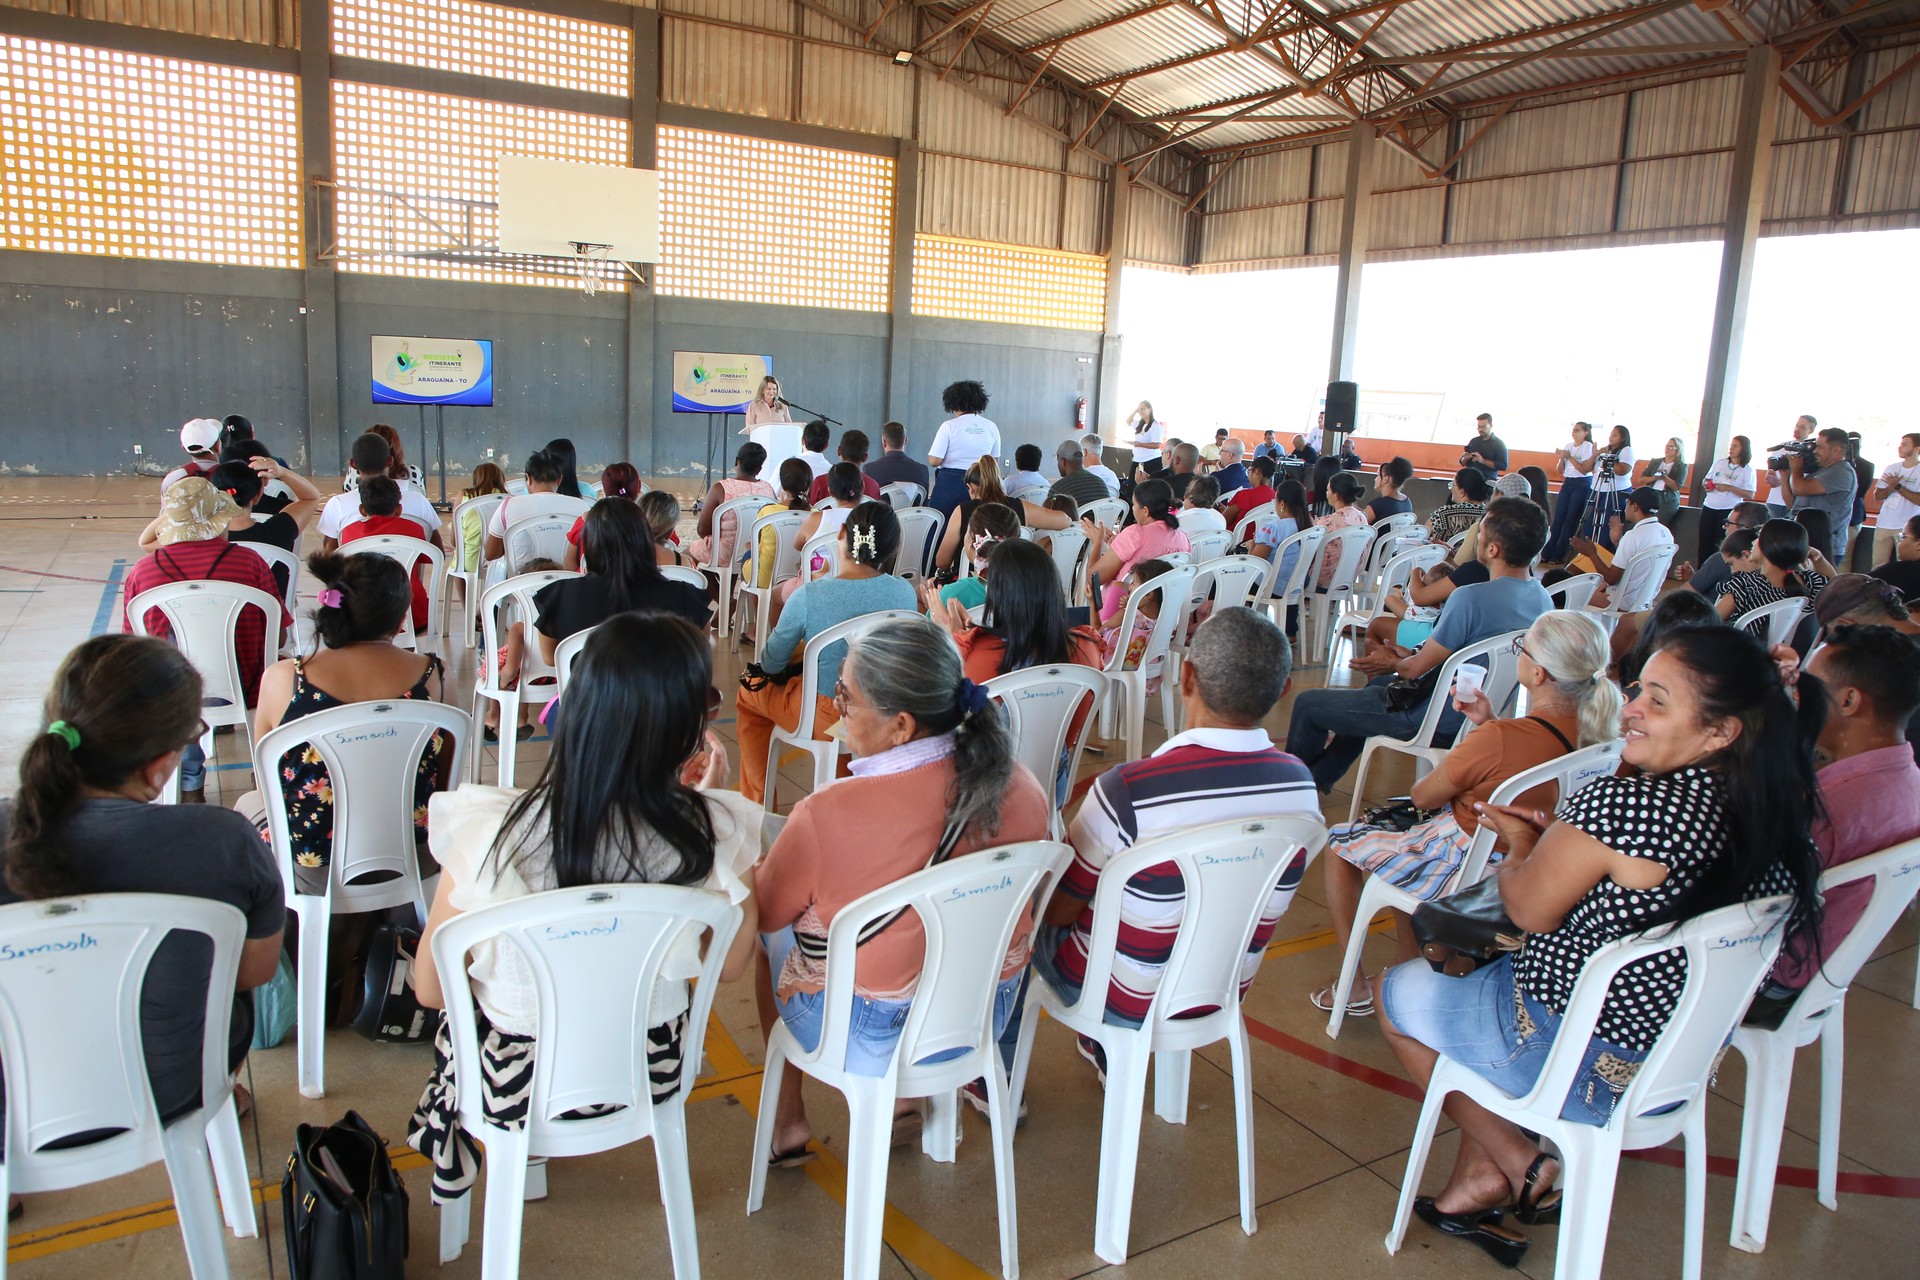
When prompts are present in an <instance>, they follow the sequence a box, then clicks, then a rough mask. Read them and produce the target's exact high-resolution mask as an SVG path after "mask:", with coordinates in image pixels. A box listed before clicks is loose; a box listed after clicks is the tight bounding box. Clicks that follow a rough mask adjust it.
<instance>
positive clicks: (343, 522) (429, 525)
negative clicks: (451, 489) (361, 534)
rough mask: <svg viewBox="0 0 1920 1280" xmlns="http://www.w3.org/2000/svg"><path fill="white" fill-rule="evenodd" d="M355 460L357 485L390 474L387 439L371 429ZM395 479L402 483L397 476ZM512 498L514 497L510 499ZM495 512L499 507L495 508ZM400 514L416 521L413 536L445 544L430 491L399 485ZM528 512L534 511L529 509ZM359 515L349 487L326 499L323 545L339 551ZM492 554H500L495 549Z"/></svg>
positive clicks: (354, 454) (356, 448)
mask: <svg viewBox="0 0 1920 1280" xmlns="http://www.w3.org/2000/svg"><path fill="white" fill-rule="evenodd" d="M349 459H350V461H351V462H352V464H353V475H354V477H355V479H354V484H355V487H356V488H357V487H358V485H359V482H360V481H361V480H365V479H367V478H368V477H370V476H386V477H387V478H388V479H389V480H393V479H394V478H393V477H392V476H391V475H388V464H389V463H391V462H392V460H393V451H392V450H391V449H390V448H388V447H387V442H386V441H385V440H383V439H382V438H381V437H379V436H378V435H376V434H374V433H373V432H371V431H369V432H367V433H366V434H365V435H363V436H361V437H359V438H358V439H356V440H355V441H354V442H353V452H352V453H351V454H350V455H349ZM394 483H396V484H399V483H400V482H399V481H398V480H394ZM509 501H511V499H509ZM494 513H495V514H496V515H498V514H499V508H497V507H496V508H495V509H494ZM400 514H401V515H403V516H406V517H407V518H408V519H410V520H413V521H415V522H416V523H417V524H418V525H419V528H418V529H417V530H415V532H414V533H413V535H412V536H413V537H416V538H425V539H426V540H427V541H428V542H431V543H432V544H433V545H434V546H436V547H444V545H445V544H443V543H442V542H441V541H440V513H439V512H438V511H435V510H434V509H433V504H432V503H431V502H428V501H427V495H426V494H425V493H423V492H422V491H421V490H420V489H419V488H418V487H416V486H414V485H410V484H401V485H400ZM528 514H529V515H531V514H533V513H532V512H528ZM359 518H360V496H359V495H358V494H357V493H355V492H354V491H353V489H348V490H347V491H346V492H345V493H337V494H335V495H334V496H333V497H331V498H329V499H327V505H326V506H325V507H323V508H321V511H320V549H321V550H322V551H326V552H332V551H337V550H338V549H339V547H340V531H341V530H342V529H344V528H346V527H347V526H348V525H350V524H352V523H353V522H354V521H355V520H358V519H359ZM489 554H496V555H497V554H498V553H497V552H492V553H489Z"/></svg>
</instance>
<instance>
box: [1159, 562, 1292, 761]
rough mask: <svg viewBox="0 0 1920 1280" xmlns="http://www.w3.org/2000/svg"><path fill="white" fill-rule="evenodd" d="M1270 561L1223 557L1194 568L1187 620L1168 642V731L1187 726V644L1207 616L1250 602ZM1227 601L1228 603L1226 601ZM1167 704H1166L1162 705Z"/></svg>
mask: <svg viewBox="0 0 1920 1280" xmlns="http://www.w3.org/2000/svg"><path fill="white" fill-rule="evenodd" d="M1266 572H1267V562H1266V561H1264V560H1262V559H1261V558H1260V557H1259V556H1221V557H1219V558H1218V559H1215V560H1209V561H1206V562H1205V563H1201V564H1196V565H1195V566H1194V567H1193V589H1192V591H1191V592H1190V593H1189V594H1188V596H1187V620H1186V621H1185V622H1183V623H1181V624H1180V625H1179V626H1176V627H1175V628H1174V629H1173V636H1172V637H1171V638H1170V639H1169V640H1168V642H1167V665H1166V672H1165V675H1164V677H1163V684H1162V686H1161V687H1162V688H1168V686H1169V685H1171V688H1168V692H1169V694H1170V695H1171V696H1172V706H1171V709H1170V710H1169V712H1168V714H1169V715H1171V716H1172V717H1173V718H1172V719H1170V720H1168V721H1167V732H1168V733H1173V732H1175V725H1176V724H1178V725H1180V726H1182V727H1184V726H1185V724H1186V704H1185V703H1184V702H1182V701H1181V699H1180V697H1179V692H1180V667H1181V665H1182V664H1184V663H1185V662H1186V660H1187V644H1188V642H1189V640H1190V638H1191V637H1192V635H1193V633H1194V631H1195V630H1196V629H1197V628H1198V627H1199V625H1200V623H1201V622H1202V621H1204V617H1203V615H1206V614H1210V613H1211V612H1212V611H1213V610H1215V609H1231V608H1233V607H1234V606H1236V605H1241V604H1245V603H1246V597H1247V596H1248V595H1249V594H1250V593H1252V592H1253V591H1255V590H1257V589H1258V588H1259V586H1260V583H1261V582H1262V581H1264V580H1265V578H1266ZM1223 599H1224V603H1222V600H1223ZM1166 705H1167V704H1165V703H1162V706H1163V707H1164V706H1166Z"/></svg>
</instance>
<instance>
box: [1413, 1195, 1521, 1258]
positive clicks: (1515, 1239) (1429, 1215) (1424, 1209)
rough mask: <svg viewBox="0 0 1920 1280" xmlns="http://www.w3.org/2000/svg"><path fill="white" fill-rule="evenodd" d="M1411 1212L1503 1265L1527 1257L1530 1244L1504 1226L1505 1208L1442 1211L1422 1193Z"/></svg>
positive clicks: (1443, 1232) (1516, 1232)
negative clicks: (1474, 1246)
mask: <svg viewBox="0 0 1920 1280" xmlns="http://www.w3.org/2000/svg"><path fill="white" fill-rule="evenodd" d="M1413 1211H1414V1212H1415V1213H1416V1214H1418V1215H1420V1221H1422V1222H1424V1223H1426V1224H1427V1225H1428V1226H1430V1227H1432V1228H1433V1229H1434V1230H1435V1231H1438V1232H1440V1233H1441V1234H1442V1235H1449V1236H1453V1237H1454V1238H1455V1239H1458V1240H1465V1241H1467V1242H1469V1243H1470V1244H1475V1245H1478V1246H1479V1247H1480V1248H1481V1249H1482V1250H1483V1251H1484V1252H1485V1253H1486V1255H1487V1256H1488V1257H1490V1258H1492V1259H1493V1260H1494V1261H1495V1262H1497V1263H1499V1264H1500V1265H1501V1266H1503V1267H1517V1266H1519V1265H1520V1259H1522V1258H1524V1257H1526V1255H1527V1249H1528V1247H1529V1246H1530V1245H1532V1243H1533V1241H1531V1240H1529V1239H1527V1237H1525V1236H1523V1235H1521V1234H1520V1233H1519V1232H1518V1231H1515V1230H1514V1229H1513V1228H1511V1227H1509V1226H1506V1225H1504V1221H1503V1220H1504V1218H1505V1217H1506V1211H1505V1210H1503V1209H1480V1210H1477V1211H1476V1212H1473V1213H1442V1212H1440V1210H1439V1209H1438V1208H1436V1207H1435V1206H1434V1203H1433V1197H1431V1196H1421V1197H1420V1198H1419V1199H1418V1200H1415V1201H1414V1202H1413Z"/></svg>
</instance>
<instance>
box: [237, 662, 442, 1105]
mask: <svg viewBox="0 0 1920 1280" xmlns="http://www.w3.org/2000/svg"><path fill="white" fill-rule="evenodd" d="M436 733H444V734H445V735H446V736H447V737H448V738H449V739H450V740H451V743H452V748H451V750H450V751H449V753H448V765H449V771H448V772H447V773H446V775H445V776H446V777H447V778H448V779H450V780H455V779H458V778H459V777H460V776H461V772H460V770H461V768H462V766H463V765H464V764H465V763H466V756H467V755H468V753H469V752H470V751H471V750H472V741H471V740H472V738H473V721H472V720H471V719H469V718H468V716H467V713H466V712H464V711H462V710H460V708H458V707H450V706H447V705H446V704H445V703H443V702H418V701H414V700H412V699H407V698H394V699H390V700H386V701H381V702H351V703H348V704H347V705H346V706H343V707H328V708H327V709H326V710H325V711H316V712H314V713H313V714H312V715H310V716H301V717H300V718H299V719H298V720H289V721H288V722H287V723H286V724H283V725H281V726H280V727H279V728H277V729H274V730H273V731H271V732H270V733H268V734H266V735H265V736H263V737H262V738H261V739H260V742H259V744H258V745H257V746H255V747H254V751H253V776H254V777H255V778H257V779H259V783H260V798H261V799H262V800H263V801H265V802H266V819H267V839H268V841H269V842H270V843H271V844H272V846H273V861H274V865H275V866H277V867H279V869H280V885H281V888H282V889H283V890H284V891H285V893H286V898H287V908H288V909H289V910H291V911H292V912H293V914H294V915H295V916H296V917H297V918H298V920H299V925H300V954H299V956H298V957H297V961H298V969H299V979H298V997H297V1009H298V1014H297V1018H296V1022H297V1025H298V1036H299V1045H300V1054H299V1057H300V1092H301V1093H302V1094H303V1095H305V1096H306V1097H309V1098H322V1097H325V1096H326V1074H325V1060H324V1052H325V1043H326V1042H325V1036H326V1020H325V1015H326V1009H325V999H326V990H327V932H328V926H329V924H330V923H331V922H332V920H333V917H334V916H336V915H358V914H360V913H361V912H365V911H384V910H386V909H387V908H389V907H407V906H410V907H412V908H413V909H414V911H415V913H416V914H417V915H418V916H419V918H420V925H421V927H423V928H424V927H425V925H426V922H427V900H426V897H425V895H424V893H423V892H422V890H421V888H420V858H419V852H418V845H417V844H416V842H415V839H414V836H415V827H414V822H413V803H414V779H415V778H416V777H417V776H418V772H419V763H420V757H421V755H422V754H423V753H424V752H425V751H426V749H427V745H428V743H429V742H430V741H431V740H432V738H433V735H434V734H436ZM309 746H310V747H311V748H312V749H313V750H314V751H316V752H318V753H319V755H320V758H321V760H323V761H324V762H325V763H326V766H327V778H328V781H329V783H330V784H331V786H332V788H333V838H332V842H331V846H332V849H331V858H330V860H329V863H328V867H327V891H326V892H325V893H300V892H298V891H297V888H296V880H295V878H294V869H293V841H292V836H291V833H290V832H289V830H288V827H287V796H286V792H285V791H284V790H283V789H282V788H281V787H280V785H279V779H280V759H281V757H282V756H285V755H286V754H287V753H288V752H289V751H299V750H301V749H303V748H306V747H309ZM369 877H380V878H378V879H369Z"/></svg>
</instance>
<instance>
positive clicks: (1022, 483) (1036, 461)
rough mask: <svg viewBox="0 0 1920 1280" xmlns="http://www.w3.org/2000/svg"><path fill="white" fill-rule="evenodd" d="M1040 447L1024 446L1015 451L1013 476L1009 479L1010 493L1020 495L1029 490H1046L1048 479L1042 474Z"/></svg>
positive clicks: (1008, 487)
mask: <svg viewBox="0 0 1920 1280" xmlns="http://www.w3.org/2000/svg"><path fill="white" fill-rule="evenodd" d="M1040 457H1041V454H1040V446H1039V445H1037V444H1023V445H1019V446H1018V447H1016V448H1015V449H1014V451H1013V474H1012V475H1010V476H1008V477H1007V482H1006V490H1007V492H1008V493H1020V492H1022V491H1024V490H1027V489H1044V488H1046V487H1047V478H1046V477H1045V476H1043V475H1041V474H1040Z"/></svg>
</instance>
